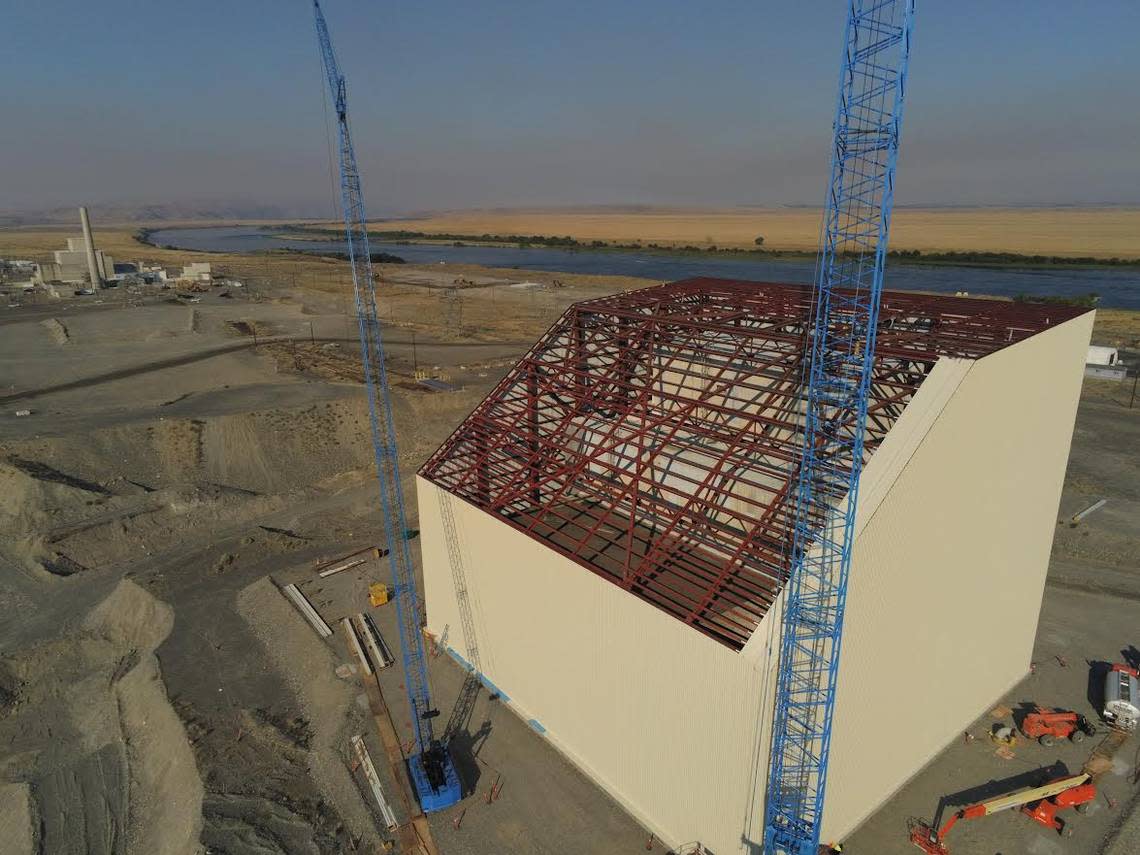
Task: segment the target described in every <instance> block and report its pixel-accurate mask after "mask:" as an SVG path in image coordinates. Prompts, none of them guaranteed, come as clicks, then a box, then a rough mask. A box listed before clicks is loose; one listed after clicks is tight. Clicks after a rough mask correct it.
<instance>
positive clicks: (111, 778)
mask: <svg viewBox="0 0 1140 855" xmlns="http://www.w3.org/2000/svg"><path fill="white" fill-rule="evenodd" d="M75 593H76V592H75V591H74V590H72V591H68V592H62V593H61V597H60V599H59V600H58V602H57V604H56V606H55V611H56V612H57V614H56V615H54V616H53V617H55V618H56V619H57V620H58V624H59V625H60V627H61V629H62V630H63V631H61V632H60V633H58V634H57V635H55V636H54V637H53V638H52V639H51V640H47V641H43V642H41V643H32V644H30V645H29V646H27V647H23V648H18V649H15V650H13V651H11V652H9V653H7V654H6V655H5V656H4V657H3V659H2V660H0V743H2V744H4V745H6V746H8V751H7V755H6V757H5V759H4V760H3V762H2V763H0V779H2V780H4V781H6V782H7V783H6V784H4V785H3V786H2V787H0V829H2V830H3V832H4V837H3V841H4V844H3V845H4V851H5V852H13V853H24V852H27V853H47V852H50V853H52V855H73V853H74V855H136V853H137V855H194V853H199V852H201V847H200V845H199V843H198V838H199V834H200V830H201V825H202V792H203V791H202V782H201V781H200V779H199V777H198V770H197V767H196V765H195V762H194V755H193V752H192V751H191V749H190V744H189V741H188V739H187V736H186V732H185V730H184V729H183V727H182V723H181V722H180V721H179V719H178V716H177V715H176V714H175V712H174V709H173V708H172V707H171V705H170V702H169V699H168V698H167V694H166V688H165V686H164V685H163V682H162V677H161V673H160V669H159V664H158V659H157V658H156V657H155V653H154V651H155V649H156V648H157V646H158V645H159V644H160V643H161V642H162V641H163V640H164V639H165V638H166V636H167V635H168V634H169V633H170V630H171V628H172V626H173V620H174V617H173V612H172V611H171V609H170V608H169V607H168V606H166V605H165V604H164V603H161V602H159V601H158V600H156V599H155V598H154V597H152V596H151V595H150V594H148V593H147V592H145V591H144V590H143V589H142V588H140V587H138V586H137V585H135V584H133V583H132V582H129V581H122V582H119V583H118V584H117V585H115V586H114V587H113V588H111V589H110V591H109V593H107V594H106V596H104V597H103V598H102V599H101V600H100V601H98V602H97V604H96V605H95V606H94V607H93V608H90V610H88V611H86V613H85V614H83V615H81V616H79V617H74V616H69V615H68V614H67V612H68V611H70V610H72V609H74V608H75V606H76V605H77V603H75V602H74V598H75ZM65 606H66V607H68V608H64V607H65Z"/></svg>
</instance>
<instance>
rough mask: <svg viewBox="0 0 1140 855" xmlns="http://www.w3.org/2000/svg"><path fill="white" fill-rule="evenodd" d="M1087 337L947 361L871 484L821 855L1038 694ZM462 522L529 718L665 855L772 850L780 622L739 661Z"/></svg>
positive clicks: (489, 639)
mask: <svg viewBox="0 0 1140 855" xmlns="http://www.w3.org/2000/svg"><path fill="white" fill-rule="evenodd" d="M1091 324H1092V315H1091V314H1088V315H1085V316H1082V317H1080V318H1076V319H1074V320H1073V321H1070V322H1068V323H1066V324H1064V325H1062V326H1060V327H1057V328H1055V329H1052V330H1049V331H1047V332H1045V333H1041V334H1039V335H1037V336H1034V337H1033V338H1031V339H1028V340H1026V341H1024V342H1022V343H1020V344H1017V345H1015V346H1013V347H1011V348H1008V349H1006V350H1004V351H999V352H998V353H996V354H993V355H991V356H988V357H986V358H985V359H984V360H981V361H979V362H976V363H971V362H967V361H962V360H942V361H941V362H940V363H939V364H938V365H937V366H936V368H935V370H934V372H933V373H932V374H931V375H930V377H928V378H927V380H926V382H925V383H924V384H923V386H922V387H921V388H920V390H919V393H918V395H917V396H916V397H915V399H914V400H913V401H912V402H911V404H910V405H909V406H908V407H907V409H906V410H905V411H904V413H903V416H902V417H901V418H900V419H899V421H898V422H897V423H896V426H895V428H894V429H893V430H892V431H891V433H890V434H889V435H888V436H887V438H886V440H885V441H884V443H883V445H882V446H881V447H880V448H879V449H878V451H876V453H875V456H874V457H873V458H872V460H871V461H870V463H869V464H868V466H867V469H866V472H865V474H864V487H863V493H862V496H861V501H860V509H859V519H858V525H859V527H860V534H859V537H858V540H857V542H856V546H855V553H854V558H853V566H852V571H851V585H850V593H849V598H848V613H847V615H848V616H847V625H846V633H845V640H844V648H843V656H842V661H841V671H840V686H839V696H838V708H837V713H836V717H835V736H834V740H833V749H832V763H831V772H830V776H829V788H828V802H827V809H826V815H825V829H824V832H825V835H833V836H838V835H842V834H846V833H848V832H849V831H850V830H851V829H852V828H853V827H854V826H855V825H856V824H857V823H858V822H860V821H861V820H862V819H863V818H864V817H865V816H866V815H867V814H868V813H869V812H871V811H872V810H874V809H875V808H876V807H877V806H878V805H879V804H881V802H882V801H883V799H885V798H886V797H887V796H889V795H890V793H891V792H893V791H894V790H895V789H896V788H897V787H898V786H900V785H901V784H902V783H903V782H904V781H905V780H906V779H907V778H909V777H910V776H911V775H913V774H914V773H915V772H916V771H918V769H920V768H921V766H922V765H923V764H924V763H926V762H927V761H928V760H929V759H930V758H931V757H932V756H933V754H934V753H936V752H937V751H938V750H939V749H940V748H941V747H943V746H944V745H945V744H946V743H947V742H948V741H949V740H950V739H952V738H954V737H955V735H956V734H957V733H958V732H959V731H961V729H962V728H964V727H965V726H966V725H967V724H968V723H969V722H970V721H971V720H972V719H974V718H975V717H976V716H977V715H978V714H979V713H980V712H982V711H983V710H984V709H985V708H986V706H987V705H988V704H990V703H991V702H992V701H993V700H994V699H995V698H997V697H998V696H999V695H1000V694H1001V693H1003V692H1004V691H1005V690H1006V689H1007V688H1008V687H1009V686H1010V685H1011V684H1012V683H1013V682H1015V681H1016V680H1017V679H1019V678H1020V677H1021V676H1022V675H1023V674H1024V672H1025V670H1026V668H1027V666H1028V662H1029V654H1030V650H1031V648H1032V644H1033V638H1034V635H1035V631H1036V622H1037V614H1038V609H1039V607H1040V598H1041V593H1042V588H1043V584H1044V574H1045V569H1046V565H1047V561H1048V554H1049V548H1050V544H1051V541H1052V528H1053V526H1054V524H1055V515H1056V509H1057V503H1058V500H1059V496H1060V487H1061V481H1062V479H1063V476H1064V470H1065V462H1066V458H1067V453H1068V445H1069V439H1070V436H1071V432H1072V425H1073V419H1074V416H1075V409H1076V400H1077V396H1078V394H1079V389H1080V380H1081V371H1082V369H1083V364H1084V355H1085V347H1086V345H1087V343H1088V337H1089V332H1090V329H1091ZM417 486H418V489H419V508H420V525H421V528H422V530H423V533H424V534H423V553H424V579H425V589H426V601H427V616H428V626H429V629H430V630H431V631H432V632H434V633H435V634H437V635H441V636H444V637H445V638H447V640H448V644H449V645H450V646H452V647H454V648H455V649H456V650H457V651H458V652H459V653H460V654H462V653H463V652H464V650H465V645H464V642H463V638H462V629H461V623H460V621H459V615H458V611H457V607H456V603H455V598H454V591H453V587H452V581H451V570H450V565H449V563H448V559H447V551H446V546H445V544H444V543H443V541H442V537H441V534H440V532H441V526H440V520H439V507H438V503H437V489H438V488H436V487H435V486H434V485H432V484H430V483H428V482H426V481H424V480H423V479H422V478H421V479H417ZM451 502H452V507H453V509H454V511H455V518H456V524H457V527H458V530H459V533H460V539H461V546H462V549H463V551H464V556H465V562H466V568H467V577H468V578H467V582H468V588H469V590H470V591H471V603H472V609H473V613H474V618H475V626H476V632H478V633H479V634H480V637H479V649H480V653H481V655H482V658H483V665H484V668H485V670H486V671H487V673H488V676H489V677H490V679H491V680H493V681H494V682H495V683H496V684H497V685H498V686H499V687H500V688H501V689H502V690H503V691H504V692H505V693H506V694H507V695H508V696H509V697H510V702H511V704H512V705H513V706H514V707H515V708H516V710H517V711H518V712H519V713H520V714H521V715H523V716H524V717H525V718H528V719H529V718H534V719H537V720H538V721H539V722H540V723H541V724H542V726H543V727H545V728H546V730H547V736H548V738H550V739H551V741H553V742H554V743H555V744H556V745H557V746H558V747H559V748H560V749H561V750H562V751H563V752H564V753H565V754H566V755H567V756H568V757H569V758H570V759H571V760H572V761H573V762H575V763H576V764H577V765H578V766H579V767H580V768H582V769H583V770H584V771H586V772H587V774H589V775H590V776H591V777H593V778H594V779H595V780H596V781H597V782H598V783H599V784H600V785H602V786H603V787H605V788H606V789H607V790H608V791H609V792H610V793H611V795H613V796H614V797H615V798H616V799H617V800H618V801H619V802H621V803H622V804H623V805H624V806H625V807H626V808H627V809H628V810H629V811H630V812H631V813H632V814H633V815H634V816H636V817H637V818H638V819H640V820H641V821H642V822H643V823H645V824H646V825H647V826H648V827H649V828H650V829H651V830H653V831H654V832H655V833H657V834H658V836H660V837H661V838H662V839H664V840H665V841H666V842H668V843H670V844H674V845H676V844H681V843H684V842H688V841H692V840H700V841H701V842H703V843H704V844H705V845H707V846H708V847H710V848H711V849H712V851H714V852H717V853H718V855H724V853H727V852H736V851H740V850H741V849H742V848H743V845H742V840H751V841H758V840H759V838H760V836H761V831H760V829H761V826H762V820H763V817H762V804H761V797H762V793H763V789H764V784H765V781H764V777H765V773H766V769H767V763H768V756H767V740H768V722H769V720H770V717H771V696H772V691H773V688H772V684H771V679H772V675H773V672H774V668H775V653H774V651H775V649H776V645H775V635H776V633H777V631H778V622H779V611H778V608H776V609H774V610H773V612H771V613H770V614H769V615H768V617H767V618H765V620H764V622H763V623H762V624H761V626H760V628H759V629H758V630H757V632H756V634H755V636H754V637H753V639H752V640H751V641H749V643H748V645H747V646H746V647H745V649H744V650H743V651H742V652H741V653H739V654H737V653H734V652H733V651H731V650H729V649H728V648H725V647H723V646H722V645H720V644H717V643H716V642H713V641H711V640H710V639H708V638H706V637H704V636H703V635H701V634H699V633H698V632H696V631H695V630H693V629H691V628H690V627H688V626H686V625H684V624H682V623H681V622H679V621H677V620H675V619H674V618H672V617H670V616H668V615H666V614H664V613H662V612H660V611H658V610H657V609H655V608H653V607H652V606H650V605H649V604H647V603H645V602H643V601H641V600H639V599H637V598H636V597H633V596H631V595H629V594H627V593H625V592H624V591H622V590H621V589H619V588H618V587H616V586H614V585H612V584H610V583H609V582H606V581H604V580H602V579H600V578H599V577H597V576H595V575H594V574H593V573H591V572H589V571H588V570H586V569H585V568H583V567H581V566H579V565H577V564H575V563H574V562H572V561H570V560H569V559H566V558H564V557H562V556H560V555H558V554H557V553H555V552H553V551H552V550H550V549H548V548H546V547H545V546H543V545H542V544H540V543H538V542H536V541H534V540H532V539H530V538H529V537H527V536H525V535H523V534H522V533H520V532H517V531H515V530H514V529H512V528H511V527H510V526H508V525H507V524H506V523H504V522H502V521H501V520H497V519H495V518H493V517H491V516H490V515H488V514H485V513H483V512H482V511H479V510H477V509H476V508H474V507H472V506H470V505H467V504H466V503H464V502H462V501H460V500H458V499H454V498H453V499H451ZM916 677H918V678H919V679H920V680H921V685H918V686H915V685H911V684H904V683H903V682H901V681H902V680H903V679H904V678H907V679H911V680H913V679H915V678H916ZM887 733H889V734H890V740H889V745H888V743H887V741H886V739H885V736H886V734H887ZM890 746H894V747H893V748H892V747H890Z"/></svg>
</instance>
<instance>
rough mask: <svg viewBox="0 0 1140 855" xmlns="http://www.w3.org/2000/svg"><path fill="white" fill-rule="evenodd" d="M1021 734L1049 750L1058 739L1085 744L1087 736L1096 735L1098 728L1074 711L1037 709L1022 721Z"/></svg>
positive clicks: (1027, 714)
mask: <svg viewBox="0 0 1140 855" xmlns="http://www.w3.org/2000/svg"><path fill="white" fill-rule="evenodd" d="M1021 732H1022V733H1024V734H1025V735H1026V736H1027V737H1029V738H1030V739H1036V740H1037V741H1038V742H1040V743H1041V744H1042V745H1044V746H1045V747H1046V748H1048V747H1049V746H1050V745H1052V744H1053V743H1054V742H1056V741H1057V740H1058V739H1069V740H1072V741H1073V742H1084V739H1085V737H1086V736H1092V735H1093V734H1094V733H1096V728H1095V727H1093V725H1092V722H1090V721H1089V720H1088V719H1087V718H1085V717H1084V716H1083V715H1081V714H1080V713H1078V712H1074V711H1073V710H1047V709H1045V708H1044V707H1035V708H1034V709H1033V711H1032V712H1029V713H1026V715H1025V718H1024V719H1022V722H1021Z"/></svg>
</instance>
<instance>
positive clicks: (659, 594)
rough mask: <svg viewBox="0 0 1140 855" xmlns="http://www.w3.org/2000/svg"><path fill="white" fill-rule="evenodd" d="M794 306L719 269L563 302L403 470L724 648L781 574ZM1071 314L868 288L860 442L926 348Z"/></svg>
mask: <svg viewBox="0 0 1140 855" xmlns="http://www.w3.org/2000/svg"><path fill="white" fill-rule="evenodd" d="M810 308H811V292H810V290H809V289H808V288H806V287H802V286H798V285H784V284H772V283H756V282H740V281H731V280H719V279H692V280H685V281H682V282H675V283H672V284H669V285H662V286H658V287H654V288H646V289H642V290H638V291H630V292H625V293H621V294H616V295H613V296H609V297H602V298H599V299H595V300H587V301H584V302H581V303H577V304H575V305H574V306H571V307H570V308H569V309H568V310H567V311H566V313H565V314H564V315H563V316H562V317H561V318H560V319H559V320H558V321H557V322H556V323H555V324H554V326H552V327H551V329H550V330H549V331H548V332H547V333H546V335H545V336H543V338H542V339H541V340H540V341H539V342H538V343H537V344H535V346H534V347H532V348H531V350H530V351H529V352H528V353H527V354H526V355H525V356H524V357H523V358H522V359H521V360H520V361H519V362H518V364H517V365H516V366H515V367H514V368H513V369H512V370H511V371H510V372H509V373H508V375H507V376H506V377H505V378H504V379H503V380H502V381H501V382H500V383H499V384H498V385H497V386H496V387H495V389H494V390H493V391H492V392H491V394H490V395H489V396H488V397H487V398H486V399H485V400H484V401H483V402H482V403H481V404H480V405H479V406H478V407H477V408H476V409H475V410H474V412H472V413H471V415H470V416H468V417H467V419H466V420H464V422H463V423H462V424H461V425H460V426H459V428H458V429H457V430H456V431H455V432H454V433H453V434H452V435H451V437H449V438H448V440H447V441H446V442H445V443H444V444H443V446H441V447H440V449H439V450H438V451H437V452H436V453H435V454H434V455H433V456H432V457H431V458H430V459H429V460H428V462H427V463H426V464H425V465H424V466H423V468H422V469H421V472H420V474H421V475H423V476H424V477H425V478H427V479H428V480H430V481H431V482H433V483H435V484H436V485H438V486H440V487H442V488H443V489H446V490H448V491H449V492H450V493H452V494H453V495H455V496H457V497H459V498H460V499H463V500H464V501H467V502H470V503H471V504H473V505H475V506H477V507H479V508H481V509H483V510H484V511H486V512H488V513H490V514H492V515H494V516H496V517H498V518H500V519H502V520H504V521H505V522H507V523H508V524H509V525H511V526H513V527H515V528H516V529H519V530H520V531H523V532H525V533H527V534H528V535H529V536H531V537H534V538H535V539H537V540H539V541H542V542H544V543H546V544H547V545H548V546H549V547H550V548H552V549H555V550H556V551H558V552H560V553H562V554H564V555H566V556H568V557H570V558H572V559H573V560H574V561H576V562H578V563H579V564H581V565H583V566H585V567H586V568H588V569H589V570H591V571H593V572H595V573H597V574H598V575H600V576H602V577H603V578H605V579H607V580H609V581H610V582H612V583H614V584H616V585H620V586H621V587H622V588H624V589H626V590H628V591H630V592H631V593H632V594H634V595H636V596H638V597H640V598H641V599H643V600H645V601H646V602H649V603H651V604H653V605H654V606H656V607H657V608H660V609H662V610H663V611H665V612H667V613H669V614H671V615H673V616H674V617H676V618H677V619H679V620H682V621H684V622H685V623H687V624H689V625H691V626H693V627H694V628H695V629H697V630H699V631H700V632H702V633H704V634H706V635H708V636H710V637H712V638H714V639H716V640H717V641H719V642H721V643H723V644H725V645H727V646H729V647H732V648H734V649H740V648H741V647H743V645H744V643H745V642H746V641H747V640H748V637H749V636H750V635H751V634H752V631H753V630H754V629H755V628H756V626H757V624H758V623H759V622H760V620H761V619H762V618H763V616H764V614H765V613H766V612H767V610H768V609H769V608H770V606H771V604H772V602H773V600H774V598H775V596H776V594H777V593H778V591H779V590H780V587H781V586H782V584H783V582H784V580H785V579H786V575H787V572H788V555H789V551H790V549H791V538H792V532H791V527H792V508H791V506H790V504H789V488H788V481H789V475H790V474H792V471H793V470H792V467H793V466H794V465H795V463H796V461H797V459H798V456H799V454H800V446H801V444H802V440H803V435H802V431H803V425H802V419H803V399H802V392H803V390H802V388H801V386H800V383H801V381H802V371H801V368H802V357H803V353H804V350H805V348H804V329H805V325H806V323H807V320H808V317H809V312H810ZM1081 311H1082V310H1080V309H1071V308H1066V307H1056V306H1050V307H1043V306H1033V305H1025V304H1016V303H1009V302H1004V301H997V300H983V299H971V298H962V297H944V296H933V295H921V294H909V293H901V292H886V293H885V294H884V295H883V302H882V307H881V310H880V317H879V332H878V339H877V345H876V360H875V370H874V374H873V378H872V386H871V401H870V403H869V406H868V418H867V441H866V450H867V452H868V453H869V452H871V451H873V449H874V448H875V447H876V446H877V445H878V443H879V442H881V441H882V439H883V437H884V436H886V434H887V431H889V430H890V428H891V426H892V425H893V424H894V422H895V420H896V419H897V418H898V417H899V415H900V414H901V412H902V410H903V408H905V406H906V404H907V403H908V402H909V401H910V399H911V397H912V396H913V395H914V393H915V392H916V391H917V389H918V387H919V385H920V384H921V383H922V380H923V378H924V377H925V376H926V375H927V373H929V371H930V369H931V368H932V367H933V365H934V362H935V361H936V360H937V359H939V358H940V357H943V356H950V357H961V358H968V359H976V358H980V357H983V356H985V355H987V354H989V353H992V352H994V351H995V350H998V349H1000V348H1002V347H1005V346H1007V345H1009V344H1011V343H1013V342H1016V341H1020V340H1022V339H1024V338H1026V337H1028V336H1030V335H1033V334H1035V333H1037V332H1040V331H1041V330H1043V329H1046V328H1047V327H1049V326H1050V325H1051V324H1056V323H1060V322H1061V321H1064V320H1067V319H1068V318H1070V317H1073V316H1074V315H1076V314H1079V313H1080V312H1081ZM837 323H839V324H842V323H843V321H842V319H840V320H838V321H837ZM851 427H852V428H853V427H854V426H853V425H852V426H851ZM841 498H842V496H839V495H835V496H830V497H829V499H830V501H831V502H838V501H839V500H840V499H841Z"/></svg>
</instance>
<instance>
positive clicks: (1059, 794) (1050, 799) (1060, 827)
mask: <svg viewBox="0 0 1140 855" xmlns="http://www.w3.org/2000/svg"><path fill="white" fill-rule="evenodd" d="M1095 798H1096V785H1095V784H1093V783H1092V779H1091V778H1090V777H1089V776H1088V775H1087V774H1085V773H1083V772H1082V773H1081V774H1080V775H1068V776H1066V777H1064V778H1057V779H1056V780H1053V781H1050V782H1049V783H1047V784H1044V785H1043V786H1040V787H1031V788H1030V789H1028V790H1021V791H1020V792H1016V793H1011V794H1009V795H1007V796H998V797H997V798H994V799H988V800H986V801H984V802H978V803H977V804H973V805H969V806H968V807H964V808H962V809H961V810H960V811H958V812H957V813H955V814H954V815H953V816H951V817H950V819H948V820H947V821H946V823H945V825H943V826H942V828H940V829H937V830H936V829H934V828H933V827H932V826H929V825H926V824H925V823H921V822H916V823H914V824H913V825H912V826H911V831H910V842H911V843H913V844H914V845H915V846H917V847H918V848H919V849H921V850H922V851H923V852H926V853H927V855H950V849H949V848H948V847H947V845H946V835H947V834H949V833H950V829H951V828H953V827H954V824H955V823H956V822H958V820H960V819H977V818H979V817H983V816H989V815H990V814H992V813H997V812H998V811H1003V810H1009V809H1010V808H1015V807H1020V808H1021V812H1022V813H1024V814H1025V815H1026V816H1028V817H1029V818H1030V819H1032V820H1033V821H1034V822H1039V823H1041V824H1042V825H1046V826H1048V827H1049V828H1053V829H1056V831H1057V832H1058V833H1060V834H1064V835H1065V836H1068V835H1069V834H1071V833H1072V830H1071V829H1069V828H1068V827H1067V826H1066V824H1065V822H1064V820H1061V819H1058V818H1057V812H1058V811H1060V810H1064V809H1065V808H1070V807H1072V808H1076V809H1077V810H1078V811H1080V812H1081V813H1084V811H1085V810H1086V809H1087V805H1088V803H1089V802H1091V801H1092V800H1093V799H1095ZM1029 805H1033V807H1029Z"/></svg>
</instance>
